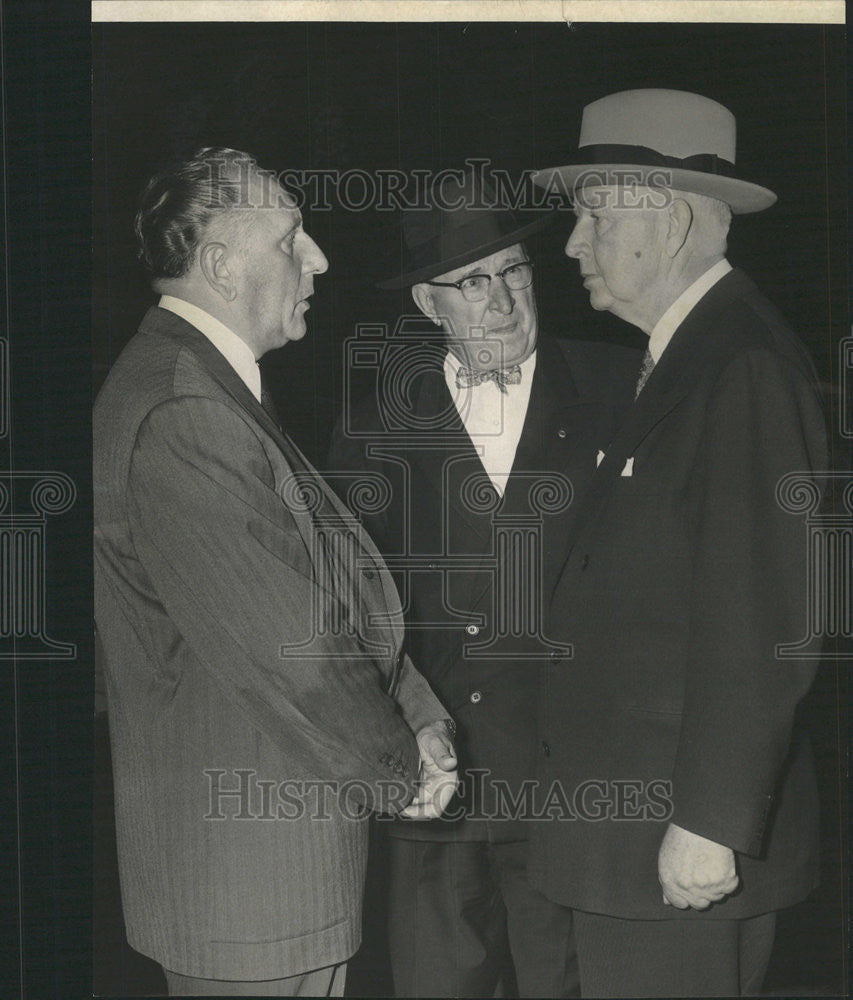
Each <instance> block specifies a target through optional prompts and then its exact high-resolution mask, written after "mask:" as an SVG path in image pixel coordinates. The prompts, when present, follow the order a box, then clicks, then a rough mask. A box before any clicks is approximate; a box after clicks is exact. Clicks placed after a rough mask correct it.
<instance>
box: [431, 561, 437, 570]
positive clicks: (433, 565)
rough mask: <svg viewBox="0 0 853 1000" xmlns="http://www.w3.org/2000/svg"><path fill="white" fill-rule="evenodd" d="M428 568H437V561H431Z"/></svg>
mask: <svg viewBox="0 0 853 1000" xmlns="http://www.w3.org/2000/svg"><path fill="white" fill-rule="evenodd" d="M429 569H438V563H434V562H431V563H430V564H429Z"/></svg>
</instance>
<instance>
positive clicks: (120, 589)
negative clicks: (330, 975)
mask: <svg viewBox="0 0 853 1000" xmlns="http://www.w3.org/2000/svg"><path fill="white" fill-rule="evenodd" d="M94 436H95V440H94V476H95V576H96V579H95V608H96V618H97V625H98V630H99V633H100V637H101V640H102V642H103V645H104V649H105V653H106V681H107V695H108V702H109V714H110V729H111V738H112V747H113V763H114V773H115V785H116V788H115V799H116V822H117V833H118V849H119V865H120V874H121V883H122V897H123V904H124V911H125V918H126V923H127V933H128V940H129V941H130V943H131V944H132V945H133V946H134V947H135V948H137V949H138V950H139V951H141V952H143V953H144V954H147V955H150V956H151V957H153V958H155V959H156V960H157V961H158V962H160V963H161V964H162V965H163V966H165V967H166V968H169V969H171V970H173V971H176V972H180V973H183V974H185V975H191V976H199V977H205V978H217V979H235V980H246V979H272V978H279V977H284V976H288V975H296V974H298V973H300V972H304V971H307V970H309V969H313V968H317V967H321V966H324V965H329V964H331V963H334V962H338V961H343V960H344V959H346V958H347V957H349V956H350V955H351V954H352V953H353V952H354V951H355V949H356V948H357V947H358V944H359V940H360V910H361V898H362V888H363V880H364V870H365V862H366V838H367V826H366V824H365V823H364V821H363V816H364V814H365V808H364V807H365V804H366V805H368V806H369V805H375V804H377V803H379V802H381V803H382V805H383V807H384V808H386V809H387V810H388V811H392V812H393V811H395V810H397V809H399V808H401V806H402V805H403V804H404V803H405V801H406V799H407V797H408V795H409V793H410V792H411V790H412V788H413V782H414V779H415V777H416V775H417V767H418V754H417V746H416V742H415V739H414V735H413V731H417V730H418V729H419V728H420V727H421V726H423V725H425V724H426V723H428V722H431V721H434V720H436V719H439V718H442V717H443V716H445V715H446V713H445V711H444V709H443V708H442V706H441V705H440V703H439V702H438V701H437V700H436V698H435V697H434V696H433V694H432V692H431V691H430V689H429V687H428V685H427V684H426V682H425V681H424V680H423V678H422V677H421V676H420V675H419V674H418V673H417V672H416V671H415V670H414V668H413V667H412V665H411V663H410V661H409V660H408V658H407V657H405V656H403V655H401V652H400V650H401V641H402V625H401V615H400V607H399V599H398V596H397V593H396V591H395V589H394V585H393V582H392V581H391V578H390V576H389V575H388V572H387V570H386V568H385V566H384V563H383V562H382V559H381V557H380V556H379V554H378V552H377V551H376V549H375V547H374V546H373V544H372V542H371V541H370V540H369V539H368V538H367V537H366V536H365V535H364V533H363V532H362V530H361V529H360V528H359V526H358V524H357V523H356V522H355V521H354V520H353V518H352V517H351V515H350V514H349V512H348V511H347V509H346V508H345V507H344V506H343V505H342V504H341V503H340V501H338V499H337V498H336V497H335V496H334V494H333V493H332V492H331V491H330V490H329V489H328V488H327V487H326V486H325V484H324V483H323V482H322V480H319V478H318V477H316V474H314V471H313V469H311V467H310V466H309V465H308V463H307V461H306V460H305V459H304V458H303V457H302V456H301V455H300V454H299V452H298V450H297V449H296V448H295V446H294V445H293V444H292V442H290V441H289V439H287V438H286V436H285V435H283V434H282V433H281V432H280V430H279V429H278V427H277V426H276V425H275V423H274V422H273V421H272V419H271V418H270V417H269V416H268V415H267V413H266V412H265V411H264V410H263V408H262V407H261V406H260V405H259V404H258V403H257V401H256V400H255V398H254V397H253V396H252V394H251V393H250V392H249V390H248V389H247V388H246V386H245V385H244V384H243V382H242V381H241V380H240V379H239V378H238V376H237V375H236V373H235V372H234V371H233V369H231V367H230V365H228V363H227V362H226V361H225V359H224V358H223V357H222V355H221V354H219V352H218V351H217V350H216V349H215V348H214V347H213V346H212V345H211V344H210V342H209V341H208V340H207V339H206V338H205V337H204V336H202V334H200V333H199V332H198V331H197V330H195V329H194V328H193V327H192V326H190V325H189V324H187V323H186V322H184V320H182V319H180V318H179V317H177V316H175V315H173V314H171V313H169V312H167V311H165V310H161V309H157V308H155V309H152V310H150V311H149V313H148V314H147V315H146V317H145V319H144V320H143V323H142V325H141V327H140V331H139V333H138V334H137V335H136V337H134V339H133V340H132V341H131V342H130V344H129V345H128V346H127V347H126V348H125V350H124V351H123V352H122V355H121V357H120V358H119V359H118V361H117V362H116V365H115V366H114V368H113V370H112V372H111V373H110V376H109V378H108V379H107V382H106V384H105V386H104V388H103V390H102V391H101V393H100V395H99V397H98V400H97V403H96V406H95V416H94ZM294 473H298V474H300V475H301V476H302V477H303V478H304V477H308V483H307V487H306V488H305V489H304V490H301V491H300V490H298V489H296V488H295V485H296V484H295V480H294ZM303 485H305V484H304V483H303ZM312 781H313V782H314V785H311V784H310V782H312ZM306 783H307V784H306ZM333 783H334V787H333ZM342 785H345V788H344V793H345V794H344V795H343V798H342V797H341V792H340V789H341V786H342ZM335 789H337V791H336V790H335ZM229 791H233V792H235V794H231V795H229V794H227V793H228V792H229Z"/></svg>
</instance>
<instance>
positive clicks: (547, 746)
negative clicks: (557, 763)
mask: <svg viewBox="0 0 853 1000" xmlns="http://www.w3.org/2000/svg"><path fill="white" fill-rule="evenodd" d="M542 753H544V754H545V756H546V757H550V756H551V746H550V744H549V743H547V742H546V741H545V740H542Z"/></svg>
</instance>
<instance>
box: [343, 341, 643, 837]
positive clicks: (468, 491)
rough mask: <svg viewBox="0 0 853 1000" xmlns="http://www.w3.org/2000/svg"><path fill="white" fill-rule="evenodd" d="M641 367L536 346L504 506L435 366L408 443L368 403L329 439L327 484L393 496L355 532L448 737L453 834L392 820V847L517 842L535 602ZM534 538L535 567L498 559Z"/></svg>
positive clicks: (582, 349) (532, 687)
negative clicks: (377, 556) (447, 719)
mask: <svg viewBox="0 0 853 1000" xmlns="http://www.w3.org/2000/svg"><path fill="white" fill-rule="evenodd" d="M639 365H640V353H639V352H637V351H634V350H630V349H627V348H619V347H612V346H610V345H607V344H593V343H588V342H583V341H567V340H559V341H557V340H548V339H541V340H540V343H539V347H538V354H537V362H536V368H535V372H534V377H533V385H532V388H531V395H530V402H529V405H528V411H527V415H526V419H525V423H524V427H523V431H522V435H521V439H520V441H519V445H518V450H517V452H516V457H515V462H514V465H513V469H512V474H511V475H510V478H509V481H508V483H507V487H506V490H505V494H504V497H503V500H502V501H501V499H500V497H499V495H498V494H497V492H496V491H495V490H494V489H493V487H492V485H491V483H490V482H489V480H488V478H487V476H486V474H485V471H484V469H483V466H482V463H481V461H480V459H479V457H478V456H477V454H476V452H475V449H474V446H473V444H472V443H471V439H470V437H469V436H468V434H467V432H466V431H465V428H464V426H463V424H462V421H461V420H460V418H459V416H458V414H457V411H456V408H455V406H454V404H453V401H452V399H451V397H450V393H449V392H448V390H447V385H446V382H445V378H444V373H443V370H442V369H441V368H437V367H436V368H433V369H431V370H428V371H426V372H424V373H423V374H422V376H421V377H420V379H419V380H418V381H417V383H416V384H415V386H414V387H413V389H412V392H411V397H410V398H411V400H412V419H411V422H410V427H411V432H410V433H408V434H405V433H404V434H399V433H389V431H388V424H389V421H388V420H387V419H383V416H382V413H383V402H382V400H381V399H380V400H377V399H376V398H371V399H368V400H365V401H364V403H362V404H361V405H360V406H359V407H357V408H356V410H355V412H354V413H353V415H352V420H351V423H350V431H351V432H353V433H350V434H347V433H345V432H344V426H343V425H341V426H339V427H338V429H337V431H336V433H335V437H334V440H333V444H332V449H331V453H330V458H329V463H328V473H329V477H330V479H331V481H332V483H333V484H334V483H335V474H336V473H337V474H343V473H348V474H352V473H358V472H360V471H361V472H366V471H369V472H372V473H373V474H374V475H375V474H379V475H380V476H381V477H383V479H384V480H385V481H386V482H387V484H388V485H389V487H390V490H389V500H388V502H387V503H386V504H385V505H384V508H383V509H382V510H381V511H377V512H374V513H372V514H368V515H366V516H365V517H364V524H365V526H366V527H367V529H368V532H369V533H370V534H371V536H372V537H373V538H374V540H375V541H376V543H377V545H378V547H379V548H380V550H381V551H382V553H383V555H384V556H385V557H386V559H387V560H388V561H389V565H391V566H392V568H395V567H396V568H397V570H398V573H397V583H398V587H399V588H400V592H401V594H402V597H403V603H404V613H405V617H406V624H407V634H406V648H407V650H408V652H409V653H410V655H411V657H412V660H413V662H414V663H415V664H416V665H418V669H420V670H421V671H422V672H423V673H424V676H426V677H427V678H428V680H429V682H430V684H431V685H432V687H433V689H434V690H435V692H436V694H437V695H438V697H439V699H440V700H441V701H442V703H443V704H445V705H446V706H447V707H448V708H449V709H450V711H451V714H452V715H453V717H454V719H455V721H456V724H457V727H458V736H457V746H458V751H459V756H460V766H461V769H462V777H463V789H462V793H461V794H460V796H459V798H458V799H457V800H456V801H455V802H454V803H453V805H452V806H451V809H450V813H449V815H450V817H458V819H457V821H455V822H453V821H451V820H450V819H449V818H443V819H442V820H439V821H436V822H433V823H431V824H428V825H425V824H414V823H408V824H407V823H405V822H404V821H400V822H395V823H394V828H393V833H394V834H395V835H398V836H408V837H411V838H413V839H458V838H464V839H492V840H517V839H523V838H524V837H526V835H527V831H528V827H529V823H528V822H526V819H522V818H521V816H522V815H524V814H525V812H526V813H528V814H529V813H530V812H531V811H532V799H531V798H530V795H531V793H532V788H529V789H527V796H528V797H527V798H525V797H524V783H525V781H526V782H528V783H530V782H532V780H533V774H534V768H535V759H536V757H535V723H536V691H537V684H538V677H539V674H540V673H541V671H542V669H543V666H544V663H546V662H547V661H548V657H549V655H550V654H551V652H552V651H553V650H554V649H555V648H557V647H558V646H559V644H557V643H553V642H551V641H549V637H548V636H547V634H546V635H545V636H542V634H541V633H542V628H541V619H542V615H541V613H539V612H538V611H537V604H538V607H541V608H543V609H544V606H545V605H546V604H547V598H548V595H549V594H550V591H551V588H552V587H553V584H554V582H555V580H556V577H557V573H558V571H559V569H560V568H561V566H562V563H563V560H564V558H565V552H566V549H565V544H566V543H565V539H566V535H567V532H568V529H569V527H570V524H571V519H572V515H573V512H574V510H575V507H576V504H577V502H578V497H579V496H580V495H581V494H582V492H583V490H584V489H585V488H586V486H587V484H588V482H589V480H590V479H591V477H592V474H593V472H594V470H595V458H596V453H597V450H598V449H599V448H602V447H604V446H605V445H606V444H607V442H608V441H609V440H610V438H611V436H612V435H613V433H614V432H615V429H616V427H617V426H618V424H619V422H620V420H621V419H622V417H623V415H624V413H625V412H626V410H627V407H628V406H629V405H630V401H631V399H632V397H633V386H634V384H635V382H636V377H637V371H638V368H639ZM342 488H346V486H345V484H344V483H343V482H342ZM537 538H540V539H541V550H540V551H541V559H539V560H537V558H536V557H533V558H532V559H531V558H529V556H530V553H529V551H528V552H522V553H521V554H519V552H518V550H516V552H515V557H513V556H512V555H510V554H509V553H508V552H507V551H506V548H507V547H510V548H511V547H512V546H522V547H523V546H525V545H534V546H536V545H537V544H538V543H537ZM522 567H523V568H522ZM519 574H520V575H519ZM530 622H535V625H534V629H533V630H531V629H529V628H528V627H527V626H528V625H529V623H530ZM537 633H538V634H537ZM532 654H533V655H532ZM472 772H473V773H472ZM478 772H479V773H478ZM496 784H497V785H500V786H502V787H503V789H504V790H505V794H504V796H503V799H501V797H500V794H501V793H499V792H498V791H497V788H496ZM519 796H521V797H519ZM513 800H515V802H516V803H517V805H516V806H515V807H514V806H513V804H512V802H513ZM514 811H515V812H516V814H517V815H516V816H515V818H513V812H514ZM527 818H529V816H528V817H527Z"/></svg>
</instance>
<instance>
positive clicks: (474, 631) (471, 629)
mask: <svg viewBox="0 0 853 1000" xmlns="http://www.w3.org/2000/svg"><path fill="white" fill-rule="evenodd" d="M465 631H466V632H467V633H468V635H479V634H480V626H479V625H466V626H465Z"/></svg>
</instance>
